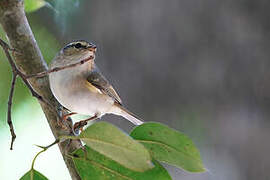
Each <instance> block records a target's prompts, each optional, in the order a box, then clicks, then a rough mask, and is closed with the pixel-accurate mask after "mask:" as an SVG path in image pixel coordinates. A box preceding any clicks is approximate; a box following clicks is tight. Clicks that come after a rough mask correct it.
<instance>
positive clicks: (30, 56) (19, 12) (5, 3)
mask: <svg viewBox="0 0 270 180" xmlns="http://www.w3.org/2000/svg"><path fill="white" fill-rule="evenodd" d="M0 23H1V25H2V28H3V29H4V31H5V32H6V35H7V37H8V39H9V44H10V45H11V47H12V48H14V49H16V50H17V51H19V52H21V53H15V54H14V56H13V59H14V61H15V63H16V65H17V67H18V68H19V69H20V70H21V71H22V72H24V73H25V74H26V75H29V74H35V73H39V72H43V71H46V70H47V69H48V68H47V64H46V62H45V61H44V59H43V56H42V54H41V52H40V49H39V47H38V45H37V43H36V40H35V38H34V35H33V33H32V31H31V28H30V26H29V24H28V21H27V18H26V16H25V12H24V6H23V1H22V0H0ZM29 82H30V84H31V86H32V87H33V89H34V90H35V91H36V92H38V93H39V94H40V95H41V96H42V97H43V98H45V99H46V100H47V101H49V103H50V104H52V105H53V106H54V107H55V110H52V109H51V107H49V106H48V105H46V104H44V103H42V102H40V105H41V107H42V110H43V112H44V114H45V115H46V118H47V121H48V123H49V125H50V128H51V130H52V133H53V134H54V136H55V137H56V138H57V137H58V136H60V135H71V132H72V131H71V129H70V126H67V125H65V126H59V124H58V123H57V122H58V121H57V114H56V111H59V109H61V106H60V104H59V103H58V102H57V101H56V100H55V98H54V97H53V95H52V93H51V90H50V88H49V82H48V78H47V77H43V78H31V79H29ZM29 120H31V117H29ZM18 136H19V134H18ZM15 143H16V142H15ZM67 143H69V142H67V141H65V142H62V143H59V148H60V151H61V153H62V155H63V159H64V161H65V163H66V165H67V168H68V170H69V172H70V175H71V177H72V179H76V180H77V179H80V177H79V175H78V173H77V171H76V169H75V167H74V164H73V161H72V160H71V159H69V157H67V156H65V153H69V152H71V151H73V150H74V149H76V148H78V147H79V146H80V142H78V141H71V142H70V143H69V144H67ZM15 148H16V146H15Z"/></svg>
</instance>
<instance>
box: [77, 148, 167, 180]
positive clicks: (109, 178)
mask: <svg viewBox="0 0 270 180" xmlns="http://www.w3.org/2000/svg"><path fill="white" fill-rule="evenodd" d="M85 150H86V152H87V157H86V158H85V154H84V151H83V150H82V149H79V150H76V151H75V152H74V153H73V158H72V159H73V161H74V164H75V167H76V169H77V171H78V173H79V175H80V177H81V178H82V179H84V180H90V179H91V180H133V179H134V180H135V179H136V180H146V179H155V180H171V177H170V175H169V174H168V172H167V170H166V169H165V168H163V167H162V166H161V165H160V164H159V163H158V162H157V161H153V163H154V165H155V167H154V168H152V169H150V170H147V171H144V172H136V171H132V170H130V169H127V168H125V167H124V166H122V165H120V164H119V163H117V162H115V161H113V160H111V159H109V158H108V157H106V156H104V155H102V154H100V153H98V152H96V151H94V150H92V149H90V148H89V147H87V146H85Z"/></svg>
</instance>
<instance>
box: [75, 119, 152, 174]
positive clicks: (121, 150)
mask: <svg viewBox="0 0 270 180" xmlns="http://www.w3.org/2000/svg"><path fill="white" fill-rule="evenodd" d="M79 138H80V139H81V140H82V141H84V142H85V143H86V145H87V146H89V147H91V148H93V149H94V150H96V151H98V152H99V153H101V154H103V155H105V156H107V157H109V158H111V159H112V160H114V161H116V162H118V163H119V164H121V165H123V166H125V167H127V168H130V169H132V170H134V171H140V172H141V171H145V170H148V169H151V168H153V164H152V162H151V156H150V154H149V152H148V151H147V149H146V148H145V147H144V146H143V145H142V144H140V143H138V142H137V141H135V140H133V139H132V138H131V137H129V136H127V135H126V134H124V133H123V132H122V131H120V130H119V129H118V128H116V127H115V126H113V125H112V124H109V123H106V122H97V123H95V124H93V125H91V126H89V127H88V128H87V129H86V130H84V131H83V132H82V133H81V134H80V135H79Z"/></svg>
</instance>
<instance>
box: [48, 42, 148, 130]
mask: <svg viewBox="0 0 270 180" xmlns="http://www.w3.org/2000/svg"><path fill="white" fill-rule="evenodd" d="M96 51H97V46H96V45H95V44H93V43H90V42H87V41H85V40H76V41H72V42H70V43H68V44H67V45H66V46H65V47H63V48H62V49H61V50H60V51H59V52H58V53H57V54H56V56H55V57H54V59H53V60H52V62H51V63H50V69H53V68H57V67H64V66H68V65H71V64H74V63H78V62H80V61H82V60H84V59H89V58H91V59H90V60H89V61H87V62H85V63H83V64H80V65H77V66H74V67H72V68H65V69H62V70H60V71H57V72H53V73H50V74H49V84H50V89H51V91H52V93H53V95H54V97H55V98H56V99H57V100H58V102H59V103H60V104H61V105H62V106H63V107H65V108H66V109H68V110H69V111H70V112H71V113H70V114H69V115H73V114H82V115H88V116H90V118H88V119H87V120H84V121H80V122H76V123H75V124H74V129H75V128H77V127H79V128H82V127H81V126H84V125H86V124H87V122H88V121H89V120H93V119H97V118H101V117H102V116H103V115H105V114H114V115H118V116H122V117H124V118H125V119H127V120H128V121H130V122H132V123H133V124H134V125H141V124H143V123H144V122H143V120H142V119H140V118H139V117H138V116H136V115H135V114H133V113H132V112H130V111H129V110H127V109H126V108H125V107H124V106H123V104H122V100H121V98H120V97H119V95H118V94H117V92H116V90H115V89H114V88H113V86H112V85H111V84H110V82H109V81H108V80H107V79H106V78H105V77H104V76H103V75H102V74H101V72H100V70H99V69H98V67H97V65H96V63H95V59H96Z"/></svg>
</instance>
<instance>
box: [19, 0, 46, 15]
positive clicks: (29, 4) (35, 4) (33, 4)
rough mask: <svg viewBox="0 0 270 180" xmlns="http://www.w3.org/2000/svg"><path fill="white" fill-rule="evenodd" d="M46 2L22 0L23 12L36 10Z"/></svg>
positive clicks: (42, 0)
mask: <svg viewBox="0 0 270 180" xmlns="http://www.w3.org/2000/svg"><path fill="white" fill-rule="evenodd" d="M46 4H47V2H46V1H44V0H24V10H25V12H33V11H36V10H38V9H40V8H42V7H43V6H45V5H46Z"/></svg>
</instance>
